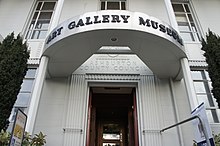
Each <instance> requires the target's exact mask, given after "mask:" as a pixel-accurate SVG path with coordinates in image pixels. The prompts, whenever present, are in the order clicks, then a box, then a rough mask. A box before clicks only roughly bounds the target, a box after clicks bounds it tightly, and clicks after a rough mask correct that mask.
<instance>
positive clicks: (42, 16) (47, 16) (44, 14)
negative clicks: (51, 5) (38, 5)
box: [39, 12, 53, 19]
mask: <svg viewBox="0 0 220 146" xmlns="http://www.w3.org/2000/svg"><path fill="white" fill-rule="evenodd" d="M52 14H53V12H42V13H41V14H40V16H39V19H50V18H51V16H52Z"/></svg>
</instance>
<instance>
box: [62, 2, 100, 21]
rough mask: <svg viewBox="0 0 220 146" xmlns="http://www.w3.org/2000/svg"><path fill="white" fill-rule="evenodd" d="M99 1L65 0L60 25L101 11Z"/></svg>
mask: <svg viewBox="0 0 220 146" xmlns="http://www.w3.org/2000/svg"><path fill="white" fill-rule="evenodd" d="M99 3H100V1H99V0H65V1H64V4H63V9H62V12H61V16H60V21H59V23H61V22H63V21H65V20H67V19H69V18H72V17H74V16H77V15H81V14H83V13H86V12H92V11H97V10H100V8H99Z"/></svg>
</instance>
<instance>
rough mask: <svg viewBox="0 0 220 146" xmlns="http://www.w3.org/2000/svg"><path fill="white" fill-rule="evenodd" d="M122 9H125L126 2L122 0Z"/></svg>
mask: <svg viewBox="0 0 220 146" xmlns="http://www.w3.org/2000/svg"><path fill="white" fill-rule="evenodd" d="M121 10H125V2H121Z"/></svg>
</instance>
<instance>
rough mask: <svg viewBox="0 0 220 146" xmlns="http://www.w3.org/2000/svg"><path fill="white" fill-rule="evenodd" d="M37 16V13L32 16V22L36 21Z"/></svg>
mask: <svg viewBox="0 0 220 146" xmlns="http://www.w3.org/2000/svg"><path fill="white" fill-rule="evenodd" d="M37 15H38V12H35V13H34V16H33V20H36V19H37Z"/></svg>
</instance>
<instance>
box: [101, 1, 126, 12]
mask: <svg viewBox="0 0 220 146" xmlns="http://www.w3.org/2000/svg"><path fill="white" fill-rule="evenodd" d="M103 2H104V7H105V8H104V9H102V3H103ZM108 2H115V3H119V9H108ZM122 2H124V3H125V4H124V7H125V8H124V9H122ZM100 6H101V7H100V10H126V7H127V1H126V0H100Z"/></svg>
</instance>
